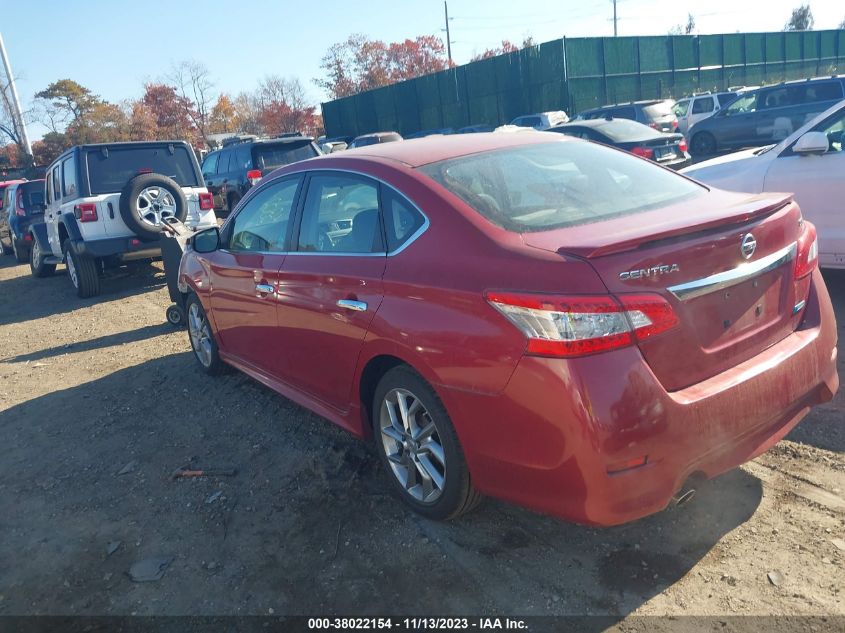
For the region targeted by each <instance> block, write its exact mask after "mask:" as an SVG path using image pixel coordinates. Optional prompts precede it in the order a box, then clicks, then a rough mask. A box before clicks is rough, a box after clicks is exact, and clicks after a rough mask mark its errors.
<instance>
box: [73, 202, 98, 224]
mask: <svg viewBox="0 0 845 633" xmlns="http://www.w3.org/2000/svg"><path fill="white" fill-rule="evenodd" d="M73 214H74V215H75V216H76V219H77V220H79V221H80V222H96V221H97V205H96V204H94V203H93V202H84V203H82V204H78V205H76V206H75V207H74V208H73Z"/></svg>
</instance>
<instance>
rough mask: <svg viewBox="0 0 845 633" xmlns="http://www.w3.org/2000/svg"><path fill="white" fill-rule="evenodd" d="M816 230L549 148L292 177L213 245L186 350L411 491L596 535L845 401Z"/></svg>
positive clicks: (388, 159)
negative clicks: (307, 415) (372, 458)
mask: <svg viewBox="0 0 845 633" xmlns="http://www.w3.org/2000/svg"><path fill="white" fill-rule="evenodd" d="M817 257H818V249H817V245H816V232H815V228H814V227H813V226H812V224H810V223H809V222H805V221H803V220H802V218H801V212H800V210H799V208H798V206H797V205H796V204H795V203H794V202H793V201H792V199H791V197H790V196H789V195H786V194H766V195H757V196H749V195H741V194H735V193H728V192H724V191H719V190H709V189H707V188H705V187H704V186H702V185H700V184H698V183H696V182H694V181H692V180H689V179H687V178H684V177H683V176H679V175H677V174H675V173H673V172H671V171H669V170H666V169H663V168H661V167H659V166H657V165H655V164H654V163H651V162H650V161H647V160H643V159H640V158H637V157H634V156H632V155H630V154H627V153H624V152H621V151H618V150H614V149H610V148H607V147H603V146H600V145H596V144H592V143H587V142H584V141H580V140H578V139H572V138H567V137H560V136H558V135H551V134H547V133H541V132H524V133H520V134H504V133H492V134H476V135H472V137H471V138H470V137H468V136H459V137H456V136H445V137H438V138H428V139H421V140H415V141H406V142H403V143H390V144H385V145H374V146H371V147H367V148H362V149H359V150H352V151H347V152H344V153H343V154H339V155H332V156H326V157H322V158H317V159H313V160H307V161H304V162H300V163H296V164H293V165H289V166H287V167H284V168H282V169H280V170H278V171H276V172H274V173H273V174H272V175H271V176H270V177H268V178H266V179H265V180H263V181H262V182H261V184H260V185H259V186H257V187H255V188H254V189H252V190H251V191H250V193H249V194H248V195H247V197H245V198H244V199H243V200H242V201H241V203H240V204H239V205H238V208H237V209H236V210H235V212H234V213H233V214H232V215H231V217H229V218H228V220H227V221H226V223H225V224H224V225H223V226H222V227H221V228H220V229H219V231H218V230H217V229H211V230H208V231H204V232H202V233H198V234H197V235H196V236H195V237H194V238H193V240H192V247H191V248H190V249H189V250H188V251H187V253H186V254H185V256H184V258H183V260H182V267H181V271H180V288H181V290H182V291H183V292H185V293H186V294H187V306H188V321H189V334H190V340H191V345H192V348H193V350H194V353H195V355H196V358H197V360H198V361H199V363H200V365H201V366H202V367H203V368H204V370H205V371H207V372H208V373H210V374H214V373H218V372H220V371H221V370H222V369H224V368H225V367H226V366H234V367H236V368H238V369H240V370H241V371H243V372H245V373H247V374H249V375H250V376H252V377H254V378H255V379H257V380H259V381H260V382H262V383H264V384H265V385H268V386H269V387H271V388H272V389H274V390H276V391H278V392H279V393H281V394H282V395H284V396H286V397H288V398H290V399H292V400H294V401H296V402H298V403H299V404H301V405H303V406H305V407H307V408H309V409H311V410H312V411H314V412H316V413H318V414H320V415H322V416H324V417H326V418H328V419H329V420H331V421H333V422H335V423H336V424H338V425H340V426H342V427H343V428H345V429H347V430H349V431H351V432H352V433H354V434H355V435H358V436H360V437H365V438H371V439H372V440H373V441H374V442H375V445H376V447H377V450H378V452H379V454H380V456H381V458H382V461H383V462H384V465H385V469H386V471H387V473H388V475H389V478H390V479H391V481H392V482H393V484H394V485H395V486H396V488H397V490H398V491H399V495H400V496H401V497H402V498H403V499H404V500H405V501H406V502H407V503H408V504H409V505H410V506H412V507H413V508H414V509H415V510H417V511H418V512H420V513H421V514H423V515H425V516H428V517H431V518H437V519H443V518H450V517H454V516H457V515H459V514H461V513H462V512H464V511H466V510H468V509H470V508H471V507H473V506H474V505H475V504H476V503H477V501H478V500H479V499H480V495H482V494H486V495H491V496H495V497H499V498H502V499H507V500H510V501H513V502H514V503H517V504H520V505H523V506H527V507H530V508H534V509H536V510H539V511H542V512H547V513H551V514H554V515H557V516H559V517H563V518H566V519H569V520H572V521H577V522H580V523H587V524H594V525H613V524H618V523H623V522H626V521H631V520H633V519H637V518H639V517H642V516H645V515H648V514H651V513H653V512H657V511H659V510H662V509H663V508H665V507H666V506H667V505H668V504H669V503H670V502H671V500H672V499H673V498H675V499H677V498H678V495H679V494H682V493H683V492H684V491H685V490H688V489H689V486H690V485H692V484H690V482H691V481H695V480H696V479H698V478H700V477H713V476H715V475H717V474H719V473H721V472H724V471H725V470H728V469H730V468H733V467H735V466H737V465H739V464H742V463H743V462H745V461H747V460H749V459H751V458H753V457H754V456H756V455H759V454H760V453H762V452H763V451H765V450H767V449H768V448H770V447H771V446H772V445H773V444H775V443H776V442H777V441H778V440H780V439H781V438H782V437H783V436H784V435H785V434H786V433H788V432H789V430H790V429H792V428H793V427H794V426H795V425H796V424H797V423H798V421H799V420H801V418H802V417H803V416H804V415H806V413H807V412H808V411H809V409H810V407H811V406H813V405H815V404H818V403H821V402H826V401H828V400H830V399H831V398H832V396H833V393H834V392H835V391H836V389H837V387H838V377H837V373H836V323H835V320H834V315H833V311H832V308H831V303H830V298H829V296H828V293H827V289H826V288H825V285H824V282H823V280H822V277H821V275H820V273H819V271H818V266H817Z"/></svg>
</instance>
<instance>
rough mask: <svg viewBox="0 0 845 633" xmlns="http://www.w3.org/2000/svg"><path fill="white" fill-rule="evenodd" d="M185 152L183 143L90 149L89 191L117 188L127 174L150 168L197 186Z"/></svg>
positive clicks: (189, 159) (113, 190)
mask: <svg viewBox="0 0 845 633" xmlns="http://www.w3.org/2000/svg"><path fill="white" fill-rule="evenodd" d="M170 148H172V151H171V149H170ZM188 152H189V150H188V148H186V147H185V146H183V145H170V146H168V145H161V146H153V147H109V148H106V149H105V150H101V149H90V150H88V151H87V152H86V153H85V158H86V160H87V162H88V178H89V182H90V185H91V193H92V194H100V193H114V192H117V191H120V190H121V189H123V186H124V185H125V184H126V183H127V182H128V181H129V180H130V179H131V178H134V177H135V176H137V175H139V174H144V173H151V172H152V173H156V174H163V175H165V176H168V177H170V178H172V179H173V180H175V181H176V183H177V184H178V185H179V186H180V187H197V186H199V183H198V181H197V174H196V171H195V169H194V162H193V160H192V156H191V154H189V153H188ZM54 184H55V183H54ZM54 189H55V188H54Z"/></svg>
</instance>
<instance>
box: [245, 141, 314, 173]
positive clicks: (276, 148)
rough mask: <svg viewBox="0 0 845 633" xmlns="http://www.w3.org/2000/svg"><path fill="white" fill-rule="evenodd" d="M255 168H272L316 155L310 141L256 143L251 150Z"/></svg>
mask: <svg viewBox="0 0 845 633" xmlns="http://www.w3.org/2000/svg"><path fill="white" fill-rule="evenodd" d="M252 154H253V157H254V159H255V162H254V163H253V164H254V165H255V168H256V169H274V168H276V167H281V166H282V165H289V164H290V163H295V162H297V161H300V160H305V159H306V158H314V157H315V156H317V155H318V154H317V150H316V149H314V146H313V145H312V144H311V141H308V140H302V141H290V142H287V143H257V144H255V145H254V146H253V150H252Z"/></svg>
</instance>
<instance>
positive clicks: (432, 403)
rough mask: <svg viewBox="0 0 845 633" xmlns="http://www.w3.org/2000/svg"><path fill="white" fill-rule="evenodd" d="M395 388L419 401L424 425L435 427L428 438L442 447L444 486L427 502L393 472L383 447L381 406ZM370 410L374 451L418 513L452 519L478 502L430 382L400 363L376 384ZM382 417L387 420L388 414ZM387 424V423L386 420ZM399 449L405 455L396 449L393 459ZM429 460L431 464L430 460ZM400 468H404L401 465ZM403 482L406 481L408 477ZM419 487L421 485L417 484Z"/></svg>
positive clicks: (390, 439)
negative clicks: (419, 497)
mask: <svg viewBox="0 0 845 633" xmlns="http://www.w3.org/2000/svg"><path fill="white" fill-rule="evenodd" d="M395 390H402V391H404V392H409V394H410V395H411V396H412V397H413V398H415V399H417V400H419V401H420V403H421V404H422V408H423V409H424V411H423V415H425V414H427V418H425V419H426V422H425V424H426V426H428V421H430V422H433V423H434V426H435V428H436V430H435V432H434V433H432V434H431V435H430V437H431V439H435V438H436V439H437V440H438V444H439V445H440V446H441V447H442V451H443V454H444V455H445V462H444V463H443V464H442V465H443V468H442V472H441V475H442V479H443V485H442V488H440V493H439V496H438V497H436V499H434V500H433V501H430V502H429V501H424V500H420V499H418V498H416V497H415V496H414V495H413V494H412V493H411V492H409V490H408V489H407V488H406V485H405V484H403V483H402V482H401V481H400V475H398V474H396V471H394V465H397V464H394V462H392V461H391V460H390V459H389V458H388V454H387V451H388V449H387V448H386V447H385V441H384V440H383V439H382V438H383V437H384V435H383V433H382V414H383V407H386V406H387V405H386V404H385V398H386V397H387V396H388V395H389V394H392V393H394V392H395ZM371 410H372V425H373V436H374V439H375V445H376V451H377V452H378V454H379V457H380V459H381V462H382V464H383V465H384V468H385V470H386V471H387V476H388V477H389V478H390V480H391V482H392V484H393V486H394V488H395V489H396V490H397V492H398V493H399V496H400V497H401V499H402V501H404V502H405V503H406V504H407V505H409V506H410V507H411V508H412V509H413V510H414V511H416V512H418V513H419V514H421V515H423V516H425V517H427V518H429V519H435V520H448V519H453V518H455V517H458V516H460V515H462V514H464V513H466V512H469V511H470V510H472V509H473V508H475V507H476V506H477V505H478V504H479V503H480V502H481V499H482V497H481V494H480V493H478V492H477V491H476V490H475V488H474V487H473V485H472V480H471V478H470V474H469V469H468V468H467V464H466V459H465V458H464V453H463V450H462V449H461V445H460V442H459V441H458V436H457V433H456V432H455V427H454V426H453V424H452V420H451V419H450V418H449V414H448V412H447V411H446V407H444V406H443V403H442V402H441V401H440V398H439V397H438V396H437V393H436V392H435V391H434V389H433V388H432V387H431V385H429V384H428V383H427V382H426V381H425V380H424V379H423V378H422V377H421V376H420V375H419V374H417V373H416V372H415V371H414V370H413V369H411V368H410V367H408V366H406V365H400V366H398V367H394V368H393V369H391V370H390V371H388V372H387V373H386V374H385V375H384V376H383V377H382V379H381V380H380V381H379V384H378V387H376V392H375V396H374V398H373V404H372V409H371ZM384 415H385V416H387V415H388V414H387V409H386V408H385V409H384ZM384 419H385V420H388V418H387V417H385V418H384ZM419 420H423V417H422V415H420V416H418V421H419ZM387 426H390V423H389V421H388V423H387ZM385 428H386V427H385ZM387 441H388V442H390V441H393V440H392V438H391V437H390V436H388V440H387ZM419 445H420V446H423V442H420V444H419ZM397 446H398V442H397ZM399 451H402V457H404V456H406V454H407V449H404V450H403V449H401V448H397V453H394V454H393V456H394V458H396V457H399ZM429 463H432V462H431V460H430V459H429ZM400 468H406V467H405V466H400ZM406 472H407V471H406ZM413 472H414V477H415V478H417V477H419V474H421V472H422V471H420V470H415V471H413ZM406 481H408V477H407V476H406ZM420 487H422V484H420Z"/></svg>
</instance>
